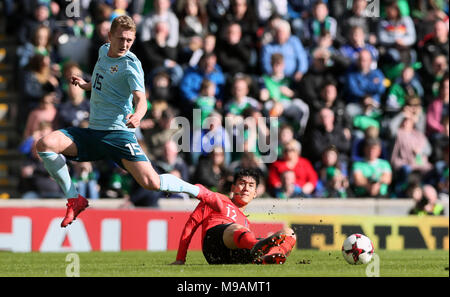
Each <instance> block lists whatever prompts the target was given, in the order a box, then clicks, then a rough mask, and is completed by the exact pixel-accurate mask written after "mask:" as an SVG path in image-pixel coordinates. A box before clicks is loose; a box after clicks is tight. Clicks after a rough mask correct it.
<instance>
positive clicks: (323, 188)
mask: <svg viewBox="0 0 450 297" xmlns="http://www.w3.org/2000/svg"><path fill="white" fill-rule="evenodd" d="M339 154H340V153H339V151H338V150H337V148H336V147H335V146H333V145H331V146H329V147H328V148H327V149H325V150H324V151H323V153H322V156H321V157H322V158H321V159H322V160H321V163H320V164H319V165H318V175H319V180H318V182H317V187H316V192H315V196H316V197H318V198H331V197H333V198H337V197H338V198H347V197H348V196H349V192H350V189H349V186H350V183H349V181H348V172H347V171H348V170H347V166H346V165H343V164H342V163H341V162H340V160H339Z"/></svg>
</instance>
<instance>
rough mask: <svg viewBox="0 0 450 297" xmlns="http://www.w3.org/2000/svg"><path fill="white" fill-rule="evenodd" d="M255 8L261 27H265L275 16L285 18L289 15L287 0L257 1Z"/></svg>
mask: <svg viewBox="0 0 450 297" xmlns="http://www.w3.org/2000/svg"><path fill="white" fill-rule="evenodd" d="M255 6H256V14H257V16H258V20H259V24H260V25H264V24H265V23H266V22H267V21H268V20H269V19H270V17H271V16H272V15H274V14H276V15H278V16H280V17H283V18H284V17H286V16H287V13H288V5H287V0H256V1H255Z"/></svg>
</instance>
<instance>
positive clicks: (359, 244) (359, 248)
mask: <svg viewBox="0 0 450 297" xmlns="http://www.w3.org/2000/svg"><path fill="white" fill-rule="evenodd" d="M373 252H374V249H373V244H372V241H371V240H370V238H369V237H367V236H365V235H363V234H352V235H350V236H349V237H347V239H345V240H344V244H343V245H342V255H343V256H344V259H345V261H347V262H348V263H349V264H367V263H369V262H370V260H372V256H373Z"/></svg>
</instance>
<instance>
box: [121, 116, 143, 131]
mask: <svg viewBox="0 0 450 297" xmlns="http://www.w3.org/2000/svg"><path fill="white" fill-rule="evenodd" d="M125 118H126V119H127V123H126V125H127V127H128V128H137V127H139V125H140V124H141V118H140V117H139V116H137V115H136V114H135V113H134V114H128V115H127V116H126V117H125Z"/></svg>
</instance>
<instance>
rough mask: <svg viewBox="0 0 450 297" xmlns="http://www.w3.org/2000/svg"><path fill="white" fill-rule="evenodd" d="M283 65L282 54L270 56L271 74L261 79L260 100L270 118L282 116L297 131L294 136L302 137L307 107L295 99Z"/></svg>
mask: <svg viewBox="0 0 450 297" xmlns="http://www.w3.org/2000/svg"><path fill="white" fill-rule="evenodd" d="M285 65H286V64H285V59H284V57H283V55H282V54H279V53H275V54H273V55H272V58H271V69H272V73H271V75H270V76H269V75H263V76H262V78H261V91H260V99H261V101H263V102H265V104H264V109H265V111H266V112H267V113H268V114H269V115H270V116H274V117H279V116H282V120H283V121H287V122H289V123H290V124H291V125H293V126H294V130H295V131H298V132H297V133H296V134H298V135H302V134H303V132H304V130H305V128H306V124H307V123H308V118H309V107H308V105H307V104H306V103H305V102H303V100H301V99H299V98H296V97H295V95H296V94H295V92H294V91H293V90H292V81H291V79H290V78H289V77H287V76H285Z"/></svg>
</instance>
